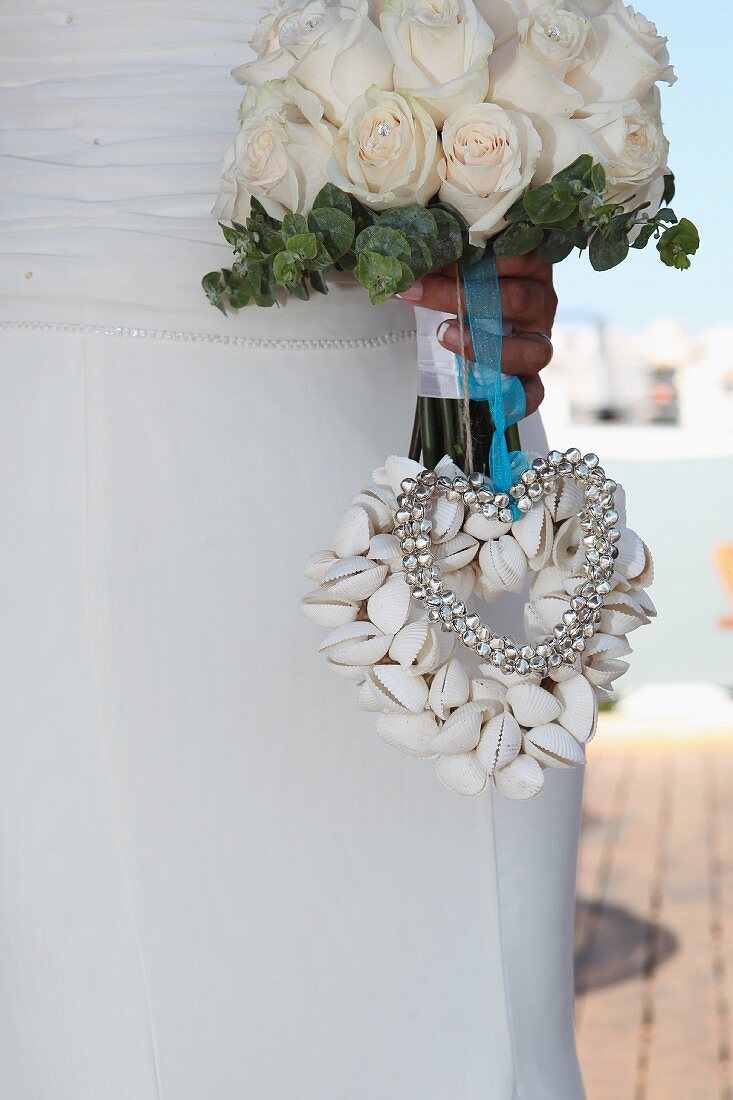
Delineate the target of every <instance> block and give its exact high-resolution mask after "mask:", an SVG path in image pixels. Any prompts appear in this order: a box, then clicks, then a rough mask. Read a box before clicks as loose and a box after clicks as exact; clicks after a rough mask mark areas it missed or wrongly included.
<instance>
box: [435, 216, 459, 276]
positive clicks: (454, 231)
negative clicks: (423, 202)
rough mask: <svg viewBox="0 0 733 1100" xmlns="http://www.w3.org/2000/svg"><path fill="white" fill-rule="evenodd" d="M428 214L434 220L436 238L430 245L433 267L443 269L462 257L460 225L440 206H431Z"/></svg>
mask: <svg viewBox="0 0 733 1100" xmlns="http://www.w3.org/2000/svg"><path fill="white" fill-rule="evenodd" d="M430 213H431V214H432V215H433V217H434V218H435V223H436V225H437V227H438V236H437V237H436V239H435V240H434V241H431V243H430V246H429V247H430V251H431V253H432V257H433V267H434V268H435V267H445V266H446V265H447V264H454V263H456V262H457V261H458V260H460V259H461V257H462V256H463V233H462V231H461V223H460V222H459V221H458V219H457V218H456V217H454V216H453V214H450V213H448V211H447V210H445V209H443V207H440V206H432V207H431V208H430Z"/></svg>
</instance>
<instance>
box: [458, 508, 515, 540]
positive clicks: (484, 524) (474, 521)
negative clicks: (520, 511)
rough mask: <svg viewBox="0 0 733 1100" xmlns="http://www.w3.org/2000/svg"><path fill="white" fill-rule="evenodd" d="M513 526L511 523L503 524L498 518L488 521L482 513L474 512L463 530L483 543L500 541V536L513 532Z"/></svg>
mask: <svg viewBox="0 0 733 1100" xmlns="http://www.w3.org/2000/svg"><path fill="white" fill-rule="evenodd" d="M511 526H512V525H511V521H510V522H509V523H502V521H501V520H500V519H497V518H496V516H494V518H493V519H487V518H486V516H484V515H482V514H481V513H480V512H472V513H471V515H470V516H469V517H468V519H467V520H466V522H465V523H464V525H463V530H464V531H468V533H469V535H473V536H474V538H477V539H480V540H481V542H488V540H489V539H498V538H499V536H500V535H506V534H507V532H508V531H510V530H511Z"/></svg>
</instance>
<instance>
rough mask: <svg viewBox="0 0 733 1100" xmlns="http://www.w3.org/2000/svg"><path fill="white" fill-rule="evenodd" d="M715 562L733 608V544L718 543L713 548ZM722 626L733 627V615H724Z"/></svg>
mask: <svg viewBox="0 0 733 1100" xmlns="http://www.w3.org/2000/svg"><path fill="white" fill-rule="evenodd" d="M713 562H714V563H715V568H716V569H717V570H718V574H719V575H720V579H721V581H722V582H723V588H724V589H725V592H726V595H727V596H728V600H729V602H730V604H731V606H733V542H718V543H716V545H715V546H714V547H713ZM719 624H720V626H724V627H725V626H727V627H733V615H724V616H723V618H722V619H720V620H719Z"/></svg>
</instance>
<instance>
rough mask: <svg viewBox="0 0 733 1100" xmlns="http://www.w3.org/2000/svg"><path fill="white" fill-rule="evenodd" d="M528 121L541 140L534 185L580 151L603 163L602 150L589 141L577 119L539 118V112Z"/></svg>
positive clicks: (545, 181)
mask: <svg viewBox="0 0 733 1100" xmlns="http://www.w3.org/2000/svg"><path fill="white" fill-rule="evenodd" d="M532 121H533V122H534V124H535V127H536V129H537V133H538V134H539V135H540V140H541V142H542V152H541V154H540V159H539V160H538V161H537V171H536V172H535V178H534V180H533V184H534V186H535V187H539V186H540V185H541V184H543V183H547V182H548V180H550V179H552V177H553V176H554V175H555V173H556V172H561V171H562V169H563V168H567V166H568V165H569V164H572V163H573V161H575V160H577V159H578V157H580V156H583V155H584V154H590V156H592V157H593V160H594V161H599V162H600V163H601V164H603V163H604V161H605V157H604V154H603V151H602V149H601V148H600V146H599V145H597V144H596V142H595V141H594V140H593V137H592V136H591V133H590V131H589V129H588V128H587V126H586V124H585V122H584V121H582V120H581V119H577V118H560V117H559V116H557V115H555V116H553V117H548V118H543V117H542V115H533V116H532Z"/></svg>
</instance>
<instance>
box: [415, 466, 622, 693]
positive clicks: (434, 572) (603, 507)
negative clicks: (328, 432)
mask: <svg viewBox="0 0 733 1100" xmlns="http://www.w3.org/2000/svg"><path fill="white" fill-rule="evenodd" d="M562 481H577V482H578V483H579V484H581V485H582V486H583V487H584V490H585V508H584V509H583V511H582V512H580V526H581V529H582V530H583V532H584V538H583V544H584V547H585V562H584V564H583V567H582V569H583V578H582V579H581V580H580V581H579V583H578V585H577V586H576V588H575V591H574V593H573V596H572V598H571V600H570V607H569V609H568V610H567V611H566V612H565V614H564V615H563V617H562V622H561V623H558V624H557V626H555V627H554V629H553V632H552V634H551V635H548V637H547V638H544V639H543V640H542V641H541V642H540V643H539V644H537V645H530V644H526V645H519V643H517V642H515V641H514V639H513V638H510V637H507V636H505V635H504V636H501V635H498V634H496V633H495V632H494V631H493V630H491V629H490V628H489V627H488V626H487V625H486V624H485V623H484V622H482V620H481V618H480V617H479V616H478V615H476V614H475V613H474V612H472V611H470V610H469V609H468V608H467V607H466V605H465V603H464V602H463V601H462V600H459V599H458V597H457V596H456V593H455V592H453V591H452V590H451V589H450V588H448V586H447V585H446V583H445V582H444V581H443V579H442V577H441V573H440V568H439V567H438V566H437V565H436V564H435V561H434V555H433V552H432V541H431V537H430V532H431V530H432V521H431V520H430V518H429V512H430V508H431V502H432V500H433V499H434V498H436V497H439V496H444V497H445V498H446V499H447V500H453V501H456V500H459V499H462V501H463V504H464V506H465V507H466V508H467V509H468V510H469V511H471V512H476V513H480V514H482V515H484V516H486V518H487V519H494V518H496V519H499V520H500V521H502V522H504V523H509V522H511V520H512V510H511V504H512V502H514V503H515V504H516V506H517V508H518V509H519V510H520V512H523V513H525V512H529V511H530V510H531V509H532V508H533V507H534V506H535V505H536V504H538V505H539V506H540V507H543V506H544V505H543V504H542V503H541V502H542V500H543V497H544V496H546V495H549V494H550V493H553V492H554V491H555V490H556V489H557V488H558V486H559V484H560V482H562ZM401 488H402V492H401V494H400V495H399V496H398V497H397V509H396V511H395V527H394V534H395V535H396V536H397V537H398V538H399V540H400V547H401V550H402V566H403V569H404V571H405V581H406V582H407V584H409V585H410V587H411V588H412V595H413V597H414V598H415V599H416V600H422V601H424V603H425V605H426V607H427V612H428V618H429V619H430V621H431V622H434V623H439V624H440V625H441V627H442V629H443V630H446V631H448V630H452V631H454V632H455V633H456V634H457V635H458V637H459V638H460V640H461V641H462V642H463V644H464V645H465V646H467V647H468V648H469V649H472V650H474V651H475V652H476V653H478V655H479V656H480V657H484V658H487V659H488V660H489V661H490V662H491V663H492V664H493V665H495V666H496V667H497V668H499V669H501V670H502V671H503V672H504V673H506V674H507V675H509V674H511V673H515V672H516V673H518V674H519V675H520V676H526V675H528V674H529V673H539V674H540V675H541V676H545V675H547V673H548V672H549V670H550V669H552V668H558V667H559V666H560V665H561V664H562V663H563V662H567V663H568V664H573V662H574V661H575V660H576V658H577V656H578V654H579V653H580V654H582V653H583V651H584V649H585V647H586V643H587V640H588V639H589V638H592V637H593V635H594V634H595V633H596V631H597V630H598V629H599V624H600V621H601V608H602V606H603V600H604V598H605V596H607V595H608V593H609V592H610V591H611V587H612V578H613V571H614V561H615V559H616V558H617V557H618V548H617V546H616V543H617V542H618V540H619V539H620V538H621V532H620V530H619V528H618V521H619V516H618V512H617V511H616V509H615V508H614V498H613V494H614V492H615V491H616V488H617V485H616V482H615V481H612V480H611V479H610V478H607V477H606V473H605V471H604V469H603V467H602V466H601V465H600V461H599V459H598V456H597V455H594V454H587V455H582V454H581V453H580V451H579V450H578V448H577V447H571V448H569V449H568V450H567V451H550V453H549V454H548V456H547V458H546V459H545V458H537V459H535V460H534V462H533V463H532V466H531V467H530V469H528V470H525V471H524V473H523V474H522V475H521V477H520V479H519V480H518V481H517V483H516V484H515V485H512V487H511V488H510V490H509V493H508V494H507V493H496V492H494V490H493V488H492V485H491V482H490V480H489V479H488V478H487V477H485V476H484V474H480V473H474V474H471V475H470V476H468V477H465V476H460V477H456V478H448V477H439V476H438V475H437V474H436V473H435V471H434V470H423V471H422V472H421V473H420V474H418V476H417V478H405V480H404V481H403V482H402V485H401Z"/></svg>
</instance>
